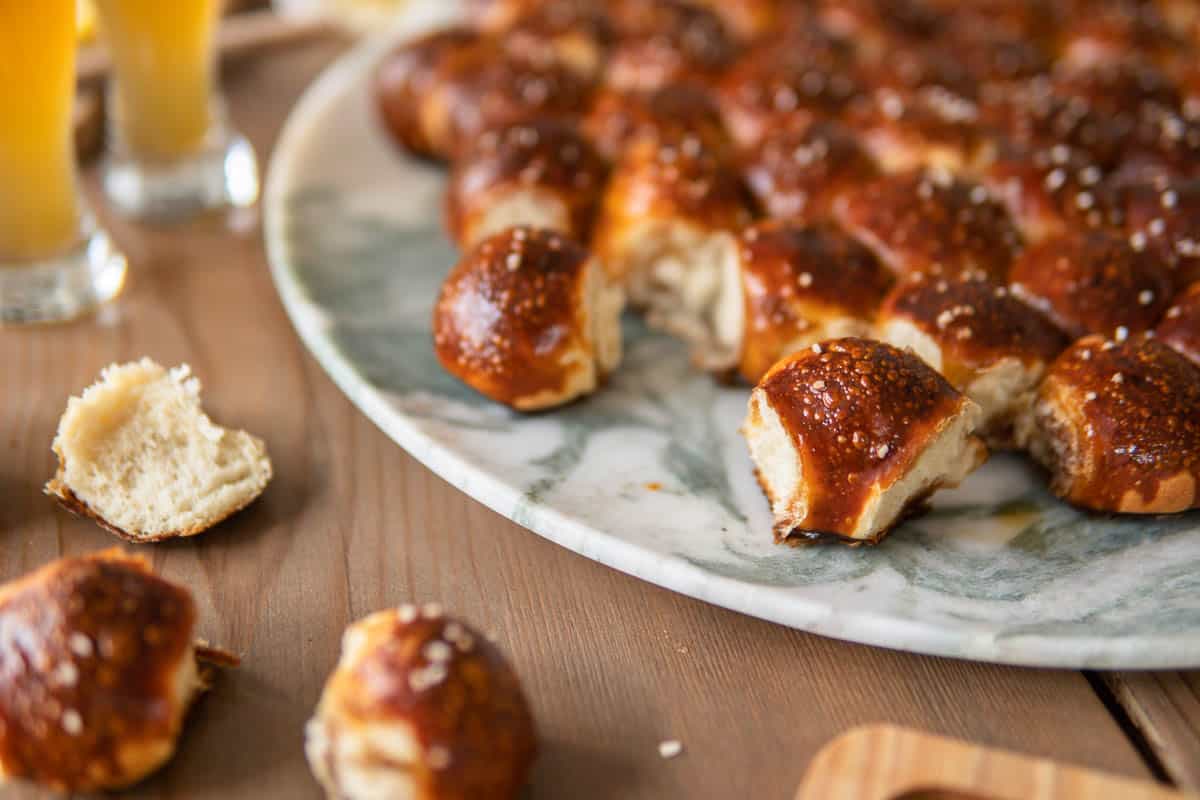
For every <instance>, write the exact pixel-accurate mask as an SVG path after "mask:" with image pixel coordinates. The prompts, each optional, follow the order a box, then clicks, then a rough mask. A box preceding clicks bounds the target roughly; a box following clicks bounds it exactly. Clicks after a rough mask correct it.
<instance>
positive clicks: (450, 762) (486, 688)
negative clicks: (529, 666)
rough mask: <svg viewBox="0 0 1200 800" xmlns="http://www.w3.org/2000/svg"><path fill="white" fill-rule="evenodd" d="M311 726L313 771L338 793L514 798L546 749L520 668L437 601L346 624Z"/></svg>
mask: <svg viewBox="0 0 1200 800" xmlns="http://www.w3.org/2000/svg"><path fill="white" fill-rule="evenodd" d="M305 734H306V736H305V740H306V741H305V752H306V754H307V756H308V763H309V765H310V766H311V768H312V771H313V774H314V775H315V776H316V777H317V780H318V781H320V783H321V785H322V786H323V787H324V788H325V791H326V792H327V794H328V796H329V797H330V798H338V800H377V798H388V800H466V799H467V798H488V800H509V799H510V798H514V797H516V796H517V793H518V792H519V791H520V789H521V787H522V786H523V785H524V783H525V780H526V776H527V775H528V773H529V768H530V766H531V765H532V763H533V759H534V756H535V754H536V751H537V735H536V732H535V730H534V723H533V717H532V715H531V714H530V712H529V706H528V704H527V702H526V700H525V695H524V693H523V692H522V690H521V684H520V681H519V680H518V678H517V676H516V674H515V673H514V672H513V670H512V667H510V666H509V665H508V663H507V662H506V661H505V660H504V658H503V656H502V655H501V654H500V652H499V651H498V650H497V649H496V647H495V646H494V645H492V643H491V642H489V641H487V639H485V638H484V637H483V636H481V635H480V634H479V633H477V632H476V631H474V630H472V629H470V628H468V627H467V626H466V625H465V624H464V623H462V622H459V621H456V620H454V619H452V618H448V617H446V616H444V615H443V614H442V610H441V608H440V607H439V606H437V605H436V604H433V603H430V604H426V605H425V606H424V607H422V608H420V609H418V608H417V607H416V606H412V605H406V606H401V607H400V608H398V609H392V610H388V611H380V612H377V613H375V614H372V615H370V616H369V617H366V618H365V619H362V620H359V621H358V622H356V623H354V624H353V625H351V626H350V627H349V628H347V629H346V633H345V635H344V637H343V638H342V655H341V659H340V661H339V662H338V665H337V669H335V670H334V672H333V674H332V675H330V676H329V680H328V681H327V682H326V684H325V690H324V692H323V693H322V694H321V701H320V704H319V705H318V706H317V711H316V715H315V716H314V717H313V718H312V720H310V721H309V723H308V726H307V728H306V730H305Z"/></svg>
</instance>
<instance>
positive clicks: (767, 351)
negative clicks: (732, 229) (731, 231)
mask: <svg viewBox="0 0 1200 800" xmlns="http://www.w3.org/2000/svg"><path fill="white" fill-rule="evenodd" d="M737 247H738V265H739V268H740V272H741V281H742V293H743V306H744V309H745V322H744V323H743V326H742V329H743V336H742V352H741V358H740V363H739V365H738V370H739V371H740V372H741V374H742V376H743V377H744V378H745V379H746V380H747V381H749V382H751V383H756V382H758V379H759V378H761V377H762V376H763V374H764V373H766V371H767V370H768V369H769V368H770V366H771V365H772V364H774V363H775V362H776V361H777V360H778V359H779V358H780V356H783V355H785V354H786V353H787V351H788V346H789V345H792V344H794V343H795V342H796V340H797V339H798V338H800V337H802V336H804V334H805V332H806V331H809V330H810V329H812V328H813V327H814V326H816V325H824V324H828V323H829V322H831V321H835V320H836V321H843V322H850V323H855V322H857V323H861V324H862V326H863V327H864V328H865V327H866V326H867V325H869V324H870V321H871V320H872V319H873V318H874V316H875V310H876V309H877V308H878V306H879V303H880V301H881V300H882V299H883V296H884V294H885V293H886V292H887V290H888V287H889V286H890V285H891V282H892V277H891V274H890V273H889V272H888V271H887V270H886V269H885V268H884V267H883V266H882V265H881V264H880V263H879V261H878V259H876V258H875V256H874V254H872V253H871V251H870V250H868V249H867V248H865V247H863V246H862V245H860V244H859V243H858V242H856V241H854V240H853V239H851V238H850V237H848V236H846V235H845V234H844V233H842V232H841V231H839V230H838V229H836V228H834V227H832V226H830V225H816V226H806V225H802V224H799V223H797V222H792V221H789V220H768V221H766V222H760V223H758V224H756V225H752V226H750V227H749V228H747V229H746V230H744V231H743V232H742V234H741V235H740V236H739V237H738V242H737Z"/></svg>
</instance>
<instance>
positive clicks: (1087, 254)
mask: <svg viewBox="0 0 1200 800" xmlns="http://www.w3.org/2000/svg"><path fill="white" fill-rule="evenodd" d="M1130 238H1133V241H1132V242H1131V241H1130ZM1010 279H1011V282H1012V289H1013V292H1014V293H1015V294H1016V295H1017V296H1018V297H1020V298H1021V299H1023V300H1025V301H1027V302H1028V303H1030V304H1031V305H1033V306H1034V307H1035V308H1037V309H1039V310H1041V311H1043V312H1045V313H1046V314H1047V315H1048V316H1049V317H1050V319H1051V320H1052V321H1053V322H1054V323H1055V324H1056V325H1058V326H1059V327H1060V328H1062V329H1063V331H1065V332H1066V333H1067V335H1069V336H1071V337H1072V338H1074V337H1079V336H1083V335H1084V334H1088V333H1099V334H1102V335H1104V336H1114V335H1117V332H1118V331H1119V330H1124V331H1125V333H1127V334H1128V333H1141V332H1142V331H1147V330H1149V329H1150V328H1153V327H1154V325H1155V324H1156V323H1157V322H1158V320H1159V319H1160V318H1161V317H1162V315H1163V312H1164V311H1166V310H1167V306H1168V305H1170V303H1171V295H1172V288H1173V287H1172V283H1171V273H1170V269H1169V268H1168V267H1167V266H1166V264H1165V263H1164V262H1163V261H1162V259H1161V258H1159V256H1158V255H1157V254H1156V253H1154V252H1152V251H1151V250H1150V249H1148V248H1147V247H1145V246H1144V244H1142V245H1139V242H1138V240H1137V239H1136V238H1134V237H1125V236H1123V235H1119V234H1116V233H1109V232H1106V231H1100V230H1096V231H1084V232H1080V233H1073V234H1066V235H1063V236H1056V237H1053V238H1051V239H1047V240H1045V241H1043V242H1039V243H1038V244H1034V245H1031V246H1029V247H1028V248H1026V249H1025V251H1024V252H1023V253H1021V255H1020V256H1019V257H1018V258H1017V260H1016V263H1015V264H1014V265H1013V269H1012V272H1011V274H1010Z"/></svg>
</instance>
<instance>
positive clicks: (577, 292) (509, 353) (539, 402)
mask: <svg viewBox="0 0 1200 800" xmlns="http://www.w3.org/2000/svg"><path fill="white" fill-rule="evenodd" d="M623 305H624V295H623V293H622V291H621V289H620V288H619V287H618V286H615V285H613V284H612V283H611V282H610V281H609V279H608V277H607V275H606V274H605V272H604V270H603V269H602V268H601V267H600V264H599V263H598V262H597V261H596V260H595V259H594V258H592V257H591V256H589V255H588V253H587V251H586V250H584V248H583V247H582V246H581V245H579V244H578V243H577V242H575V241H574V240H573V239H571V238H569V237H567V236H565V235H564V234H561V233H558V232H555V231H548V230H542V229H537V228H526V227H518V228H510V229H508V230H505V231H502V232H500V233H497V234H495V235H493V236H490V237H488V238H486V239H484V240H483V241H482V242H480V243H479V244H478V245H477V246H476V247H475V248H474V249H473V250H471V251H470V252H469V253H467V254H466V255H465V256H463V258H462V260H461V261H459V263H458V265H457V266H456V267H455V268H454V269H453V270H452V271H451V272H450V274H449V275H448V276H447V277H446V280H445V282H444V283H443V284H442V289H441V293H440V294H439V296H438V299H437V303H436V305H435V306H434V312H433V343H434V349H435V351H436V353H437V357H438V359H439V360H440V361H441V363H442V366H443V367H445V369H446V370H447V371H448V372H449V373H450V374H451V375H454V376H456V377H457V378H459V380H461V381H463V382H464V383H466V384H467V385H468V386H471V387H472V388H473V389H475V390H476V391H478V392H479V393H480V394H483V395H485V396H487V397H489V398H491V399H492V400H495V401H497V402H500V403H504V404H506V405H510V406H512V407H513V408H516V409H519V410H521V411H535V410H538V409H544V408H550V407H552V406H558V405H562V404H564V403H568V402H570V401H571V400H574V399H575V398H577V397H581V396H583V395H586V394H590V393H591V392H593V391H595V390H596V388H597V387H598V386H599V385H600V384H601V382H602V381H603V380H604V378H605V377H606V376H607V375H608V374H609V373H611V372H612V371H613V370H614V369H616V367H617V364H618V363H620V360H621V320H620V317H621V309H622V307H623Z"/></svg>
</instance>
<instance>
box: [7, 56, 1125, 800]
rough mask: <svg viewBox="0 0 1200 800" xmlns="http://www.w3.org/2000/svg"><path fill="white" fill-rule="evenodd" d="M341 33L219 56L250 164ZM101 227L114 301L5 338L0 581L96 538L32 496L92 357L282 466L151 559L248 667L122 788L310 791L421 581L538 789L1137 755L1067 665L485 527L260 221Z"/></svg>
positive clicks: (194, 792)
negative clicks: (840, 760)
mask: <svg viewBox="0 0 1200 800" xmlns="http://www.w3.org/2000/svg"><path fill="white" fill-rule="evenodd" d="M342 47H343V45H342V44H341V43H339V42H333V41H325V42H321V43H314V44H309V45H306V46H304V47H303V48H300V49H297V50H294V51H287V52H286V53H276V54H274V55H273V56H271V57H270V58H269V59H267V58H264V59H255V60H251V61H247V62H244V63H240V64H239V65H238V66H237V67H236V68H235V69H233V70H231V71H230V73H229V75H228V76H227V83H228V93H229V98H230V103H231V111H232V115H233V118H234V120H235V122H236V123H237V124H238V125H239V126H240V127H241V128H242V130H244V131H245V132H246V133H247V134H248V135H249V136H250V137H251V139H252V141H253V142H254V143H255V144H256V146H257V148H258V151H259V153H260V155H263V156H264V157H265V155H266V154H268V153H269V152H270V147H271V143H272V141H273V140H274V137H275V135H276V133H277V131H278V128H279V125H280V124H281V122H282V120H283V118H284V115H285V113H286V112H287V110H288V109H289V108H290V106H291V105H292V103H293V102H294V100H295V98H296V97H297V96H298V94H299V92H300V91H301V90H302V88H303V87H304V86H305V85H306V83H307V82H308V81H309V80H310V79H311V78H312V76H313V75H314V74H315V73H316V71H317V70H318V69H319V68H320V67H321V66H323V65H324V64H326V63H327V62H328V61H329V60H330V59H331V58H332V57H333V56H334V55H336V54H337V53H338V52H339V51H340V50H341V49H342ZM264 160H265V159H264ZM96 205H97V207H98V210H100V211H101V212H103V207H102V204H101V203H100V202H99V201H98V202H97V204H96ZM111 222H112V229H113V232H114V234H115V236H116V238H117V240H118V242H119V243H120V244H121V246H123V247H124V248H125V250H126V252H127V253H128V255H129V257H130V261H131V265H132V266H131V268H132V274H131V281H130V285H129V288H128V290H127V292H126V294H125V295H124V296H123V297H122V298H121V299H120V300H119V301H118V302H117V303H115V304H114V305H112V306H111V307H108V308H106V309H104V310H103V311H102V312H101V313H100V314H99V315H98V316H96V317H95V318H92V319H88V320H83V321H80V322H78V323H74V324H71V325H65V326H59V327H48V328H37V329H4V330H0V364H3V376H4V380H3V384H2V385H0V537H3V539H2V540H3V543H4V546H3V548H0V577H2V578H9V577H12V576H16V575H19V574H22V573H24V572H26V571H28V570H31V569H33V568H35V567H37V566H39V565H41V564H44V563H46V562H47V561H49V560H51V559H53V558H55V557H57V556H60V555H62V554H65V553H79V552H86V551H90V550H95V549H98V548H101V547H105V546H109V545H111V544H114V540H113V539H112V538H111V537H110V536H109V535H107V534H105V533H104V532H103V531H101V530H99V529H98V528H96V527H95V526H93V525H91V524H89V523H87V522H84V521H81V520H77V519H74V518H72V517H70V516H68V515H66V514H64V513H63V512H61V511H59V510H58V509H57V508H56V507H55V506H54V505H53V504H52V503H51V502H50V501H49V500H47V499H46V498H45V497H43V496H42V494H41V485H42V482H43V481H44V480H45V479H46V478H47V477H48V476H49V475H50V474H51V473H52V472H53V457H52V455H51V453H50V440H51V438H52V435H53V432H54V426H55V423H56V421H57V418H58V416H59V414H60V413H61V411H62V409H63V407H64V404H65V401H66V398H67V396H68V395H69V394H71V393H73V392H78V391H79V390H80V389H81V388H82V387H83V386H85V385H86V384H88V383H89V382H90V381H92V380H93V379H94V377H95V376H96V374H97V373H98V371H99V370H100V368H101V367H102V366H104V365H105V364H107V363H109V362H112V361H120V360H128V359H132V358H136V357H139V356H141V355H149V356H152V357H153V358H155V359H157V360H159V361H160V362H162V363H165V364H176V363H179V362H182V361H187V362H189V363H190V364H191V365H192V366H193V368H194V369H195V372H196V373H197V374H198V375H199V376H200V377H201V379H202V380H203V381H204V383H205V385H206V397H207V405H208V407H209V409H210V411H211V412H212V414H213V416H214V417H215V418H216V419H217V420H218V421H221V422H224V423H227V424H230V425H236V426H239V427H244V428H246V429H248V430H250V431H253V432H254V433H256V434H258V435H260V436H262V437H264V438H265V440H266V441H267V444H268V447H269V448H270V451H271V454H272V456H273V459H274V461H275V465H276V471H277V477H276V479H275V482H274V483H273V484H272V485H271V487H270V488H269V489H268V491H267V492H266V494H265V495H264V497H263V498H262V500H261V501H260V502H258V503H257V504H255V505H254V506H252V507H251V508H250V509H248V510H247V511H245V512H243V513H242V514H240V515H238V516H237V517H235V518H234V519H232V520H230V521H228V522H227V523H225V524H223V525H222V526H220V528H218V529H217V530H214V531H212V532H210V533H208V534H206V535H204V536H202V537H199V538H197V539H194V540H188V541H182V542H176V543H169V544H163V545H156V546H152V547H147V548H146V549H145V550H144V552H146V553H147V555H149V556H150V557H151V558H152V560H153V562H154V565H155V567H156V568H157V569H158V570H160V571H161V572H162V573H163V574H164V575H166V576H168V577H170V578H171V579H174V580H177V581H182V582H184V583H185V584H187V585H188V586H189V587H190V588H191V589H192V591H193V592H195V594H196V596H197V599H198V604H199V609H200V613H201V631H200V632H201V634H202V635H204V636H205V637H207V638H208V639H209V640H211V641H212V642H214V643H218V644H223V645H226V646H228V647H230V648H232V649H234V650H236V651H238V652H240V653H242V654H243V655H244V657H245V658H244V663H243V667H242V668H241V669H239V670H237V671H235V672H234V673H232V674H230V675H228V676H226V678H225V679H224V680H223V681H222V682H221V683H219V685H218V686H217V688H216V689H215V691H213V692H212V693H211V695H210V696H208V697H207V698H205V699H204V700H203V701H202V702H201V703H200V705H199V707H198V708H197V709H196V712H195V714H194V716H193V718H192V719H191V723H190V725H189V727H188V729H187V731H186V732H185V735H184V737H183V740H182V742H181V746H180V750H179V754H178V756H177V757H176V758H175V759H174V760H173V761H172V762H171V763H170V764H169V765H168V766H167V767H166V768H165V769H164V770H163V771H162V772H160V773H159V774H158V775H156V776H154V777H153V778H152V779H150V780H149V781H147V782H146V783H145V784H144V785H142V786H141V787H138V789H137V790H136V791H133V792H131V795H132V796H137V797H155V798H176V797H179V798H182V797H187V798H210V797H211V798H256V800H258V799H261V798H287V799H288V800H295V799H296V798H315V797H317V796H318V790H317V786H316V784H315V783H314V782H313V781H312V779H311V778H310V777H309V774H308V770H307V768H306V766H305V763H304V760H303V756H302V752H301V737H302V733H301V728H302V725H303V722H304V720H305V719H306V718H307V716H308V714H309V713H310V711H311V709H312V707H313V705H314V703H315V702H316V699H317V696H318V693H319V691H320V688H321V684H322V682H323V680H324V678H325V676H326V675H327V673H328V671H329V670H330V668H331V667H332V666H333V664H334V662H335V660H336V658H337V652H338V644H339V636H340V634H341V631H342V629H343V627H344V626H345V625H346V624H347V623H348V622H349V621H351V620H353V619H355V618H357V617H360V616H362V615H364V614H366V613H368V612H370V611H372V610H375V609H378V608H381V607H386V606H389V605H394V604H398V603H400V602H403V601H407V600H418V601H423V600H428V599H437V600H440V601H442V602H443V603H444V604H445V605H446V606H447V608H449V609H451V610H452V611H454V612H455V613H458V614H461V615H462V616H464V617H465V618H467V619H468V620H470V621H471V622H472V623H473V624H474V625H476V626H478V627H479V628H481V629H483V630H484V631H487V632H489V633H490V634H491V635H492V636H494V637H495V638H496V640H497V641H498V642H499V644H500V646H501V647H502V648H503V649H504V650H505V651H506V652H507V653H508V654H510V656H511V658H512V660H513V662H514V664H515V666H516V668H517V670H518V672H519V673H520V674H521V675H522V676H523V678H524V681H525V684H526V688H527V690H528V692H529V695H530V697H531V699H532V703H533V705H534V708H535V713H536V716H537V719H538V722H539V726H540V729H541V735H542V739H543V752H542V756H541V758H540V760H539V762H538V765H537V768H536V770H535V777H534V785H533V787H532V788H531V791H530V793H529V795H530V796H531V797H538V798H563V797H570V798H577V799H579V800H588V799H589V798H674V797H684V798H708V797H713V798H727V797H735V796H750V797H762V798H784V797H788V796H790V794H791V793H792V791H794V789H795V787H796V785H797V784H798V783H799V781H800V778H801V776H802V774H803V772H804V769H805V767H806V765H807V764H808V762H809V760H810V759H811V758H812V756H813V755H814V754H815V753H816V752H817V751H818V750H819V748H820V747H821V746H822V745H823V744H825V743H826V742H828V741H829V740H830V739H832V738H833V737H835V736H836V735H838V734H839V733H842V732H843V731H845V730H847V729H849V728H851V727H853V726H855V725H859V724H862V723H866V722H872V721H891V722H895V723H899V724H904V725H908V726H913V727H916V728H920V729H924V730H929V731H934V732H939V733H944V734H949V735H953V736H957V737H961V738H965V739H968V740H971V741H975V742H980V743H983V744H987V745H993V746H1000V747H1006V748H1011V749H1015V750H1019V751H1023V752H1029V753H1036V754H1039V755H1042V756H1046V757H1051V758H1055V759H1061V760H1063V761H1067V762H1071V763H1076V764H1081V765H1085V766H1091V767H1102V768H1104V769H1106V770H1109V771H1113V772H1117V773H1120V774H1123V775H1127V776H1135V777H1144V776H1146V775H1147V774H1148V771H1147V768H1146V766H1145V765H1144V764H1143V763H1142V761H1141V760H1140V758H1139V756H1138V754H1137V752H1136V751H1135V749H1134V748H1133V747H1132V746H1131V745H1130V743H1129V741H1128V739H1127V738H1126V737H1125V736H1124V735H1123V733H1122V731H1121V730H1120V728H1119V726H1118V725H1117V724H1116V723H1115V722H1114V721H1113V719H1112V718H1111V717H1110V716H1109V714H1108V713H1107V711H1106V709H1105V707H1104V705H1103V704H1102V703H1101V702H1100V701H1099V700H1098V699H1097V697H1096V695H1095V693H1094V692H1093V691H1092V689H1091V687H1090V686H1089V684H1088V682H1087V681H1086V680H1085V679H1084V677H1083V676H1081V675H1080V674H1079V673H1075V672H1069V671H1049V670H1023V669H1013V668H1002V667H993V666H986V665H980V664H972V663H967V662H959V661H952V660H946V659H937V658H925V657H919V656H913V655H908V654H903V653H898V652H893V651H887V650H880V649H872V648H868V647H862V646H855V645H850V644H845V643H841V642H836V641H832V640H828V639H823V638H819V637H815V636H810V635H806V634H803V633H799V632H796V631H792V630H788V629H785V628H782V627H778V626H775V625H771V624H768V623H765V622H761V621H758V620H754V619H751V618H748V617H744V616H740V615H738V614H734V613H732V612H728V611H724V610H721V609H718V608H715V607H712V606H709V605H706V604H704V603H700V602H697V601H694V600H690V599H688V598H685V597H682V596H679V595H676V594H673V593H670V592H667V591H665V590H661V589H657V588H655V587H652V586H650V585H648V584H645V583H642V582H640V581H638V580H636V579H634V578H630V577H628V576H625V575H622V574H620V573H617V572H614V571H612V570H609V569H607V568H605V567H603V566H600V565H598V564H595V563H592V562H590V561H588V560H586V559H584V558H582V557H580V556H576V555H574V554H572V553H570V552H568V551H566V550H563V549H561V548H559V547H557V546H556V545H554V544H551V543H549V542H547V541H545V540H542V539H540V538H538V537H537V536H535V535H533V534H532V533H529V532H527V531H525V530H523V529H521V528H519V527H517V526H516V525H513V524H512V523H510V522H507V521H505V520H503V519H501V518H500V517H498V516H497V515H495V514H493V513H492V512H490V511H488V510H487V509H485V508H483V507H482V506H480V505H479V504H477V503H475V502H473V501H471V500H469V499H468V498H466V497H465V496H463V495H461V494H459V493H458V492H456V491H455V490H453V489H452V488H450V487H449V486H448V485H447V484H445V483H444V482H443V481H441V480H440V479H438V478H437V477H435V476H433V475H432V474H431V473H429V472H428V471H427V470H426V469H424V468H423V467H422V466H420V465H419V464H417V463H416V462H415V461H413V460H412V459H411V458H410V457H409V456H408V455H407V454H405V453H404V452H403V451H402V450H401V449H400V448H398V447H397V446H395V445H394V444H392V443H391V442H390V441H389V440H387V439H386V438H385V437H384V436H383V435H382V434H381V433H380V432H379V431H378V430H376V429H375V428H374V427H373V426H372V425H371V424H370V423H369V422H368V421H367V420H366V419H365V418H364V417H363V416H362V415H361V414H359V413H358V412H357V411H356V410H355V409H354V408H353V407H352V406H351V405H350V404H349V403H348V402H347V401H346V400H345V399H344V398H343V397H342V396H341V395H340V394H339V393H338V391H337V390H336V389H335V387H334V386H333V385H332V383H331V382H330V381H329V380H328V379H327V378H326V376H325V375H324V374H323V373H322V372H321V371H320V369H319V368H318V367H317V366H316V365H315V363H314V361H313V360H312V359H311V358H310V357H309V356H308V355H307V354H306V353H305V351H304V350H303V348H302V347H301V345H300V343H299V341H298V339H297V338H296V336H295V335H294V333H293V332H292V330H291V328H290V327H289V325H288V323H287V320H286V318H285V316H284V313H283V310H282V308H281V307H280V304H279V301H278V299H277V298H276V295H275V293H274V290H273V288H272V286H271V283H270V279H269V276H268V274H267V268H266V265H265V262H264V257H263V251H262V246H261V242H260V239H261V237H260V233H259V231H258V230H257V227H256V223H255V221H254V220H253V219H252V218H251V219H246V218H240V217H239V218H234V219H232V220H226V219H224V218H213V219H207V220H202V221H199V222H195V223H190V224H187V225H182V226H178V227H171V228H164V229H149V228H141V227H136V226H133V225H129V224H124V223H117V222H116V221H111ZM231 225H232V228H233V231H234V232H231V229H230V226H231ZM697 535H703V532H698V534H697ZM764 535H766V534H764ZM669 738H674V739H679V740H681V741H682V742H683V744H684V748H685V750H684V752H683V754H682V755H680V756H679V757H677V758H675V759H672V760H663V759H661V758H660V756H659V754H658V751H657V744H658V743H659V742H660V741H661V740H664V739H669ZM4 796H5V797H6V798H7V797H14V798H26V797H39V796H40V795H39V794H38V793H37V792H35V791H32V790H28V791H26V790H16V791H11V792H9V793H7V794H5V795H4Z"/></svg>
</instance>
